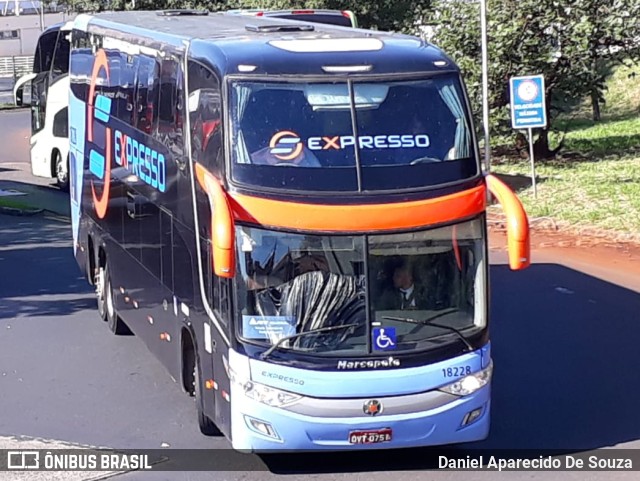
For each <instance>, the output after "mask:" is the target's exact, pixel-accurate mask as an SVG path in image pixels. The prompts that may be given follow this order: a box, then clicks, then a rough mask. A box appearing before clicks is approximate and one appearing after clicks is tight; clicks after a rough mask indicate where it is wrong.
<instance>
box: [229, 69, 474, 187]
mask: <svg viewBox="0 0 640 481" xmlns="http://www.w3.org/2000/svg"><path fill="white" fill-rule="evenodd" d="M230 90H231V112H232V123H233V126H232V129H233V142H232V178H233V180H235V181H236V182H240V183H243V184H249V185H254V186H258V187H265V188H280V189H281V188H287V189H292V190H304V191H351V192H355V191H370V190H388V189H404V188H420V187H426V186H432V185H438V184H444V183H448V182H454V181H458V180H462V179H466V178H470V177H473V176H474V175H476V173H477V172H478V170H477V164H476V159H475V153H474V149H473V147H472V139H471V131H470V128H469V123H468V116H467V108H466V103H465V100H464V96H463V94H462V90H461V86H460V83H459V79H458V76H457V75H453V74H447V75H438V76H435V77H433V78H429V79H423V80H414V81H398V82H375V83H373V82H367V83H358V82H354V83H352V84H351V86H350V85H349V84H347V83H346V82H338V83H330V84H329V83H274V82H269V83H250V82H236V83H233V84H232V87H231V89H230ZM353 112H355V117H354V115H352V113H353ZM356 155H358V156H359V160H360V167H361V169H360V176H358V172H357V162H356Z"/></svg>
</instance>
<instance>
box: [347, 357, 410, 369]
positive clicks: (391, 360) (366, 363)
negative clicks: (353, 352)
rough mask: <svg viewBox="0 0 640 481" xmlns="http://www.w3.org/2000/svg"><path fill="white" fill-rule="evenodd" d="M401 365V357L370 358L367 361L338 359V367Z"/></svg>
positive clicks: (388, 366)
mask: <svg viewBox="0 0 640 481" xmlns="http://www.w3.org/2000/svg"><path fill="white" fill-rule="evenodd" d="M390 367H400V359H396V358H394V357H389V358H387V359H369V360H367V361H338V369H380V368H390Z"/></svg>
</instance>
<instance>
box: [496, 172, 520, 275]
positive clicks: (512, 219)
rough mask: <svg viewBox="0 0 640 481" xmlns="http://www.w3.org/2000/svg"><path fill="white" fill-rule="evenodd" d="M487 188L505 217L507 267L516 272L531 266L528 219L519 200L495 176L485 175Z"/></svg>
mask: <svg viewBox="0 0 640 481" xmlns="http://www.w3.org/2000/svg"><path fill="white" fill-rule="evenodd" d="M485 179H486V182H487V188H488V189H489V192H491V194H492V195H493V196H494V197H495V198H496V199H497V200H498V202H499V203H500V205H501V206H502V210H503V211H504V213H505V215H506V217H507V245H508V248H509V266H510V267H511V269H512V270H514V271H517V270H520V269H525V268H527V267H529V264H531V245H530V239H529V219H528V218H527V213H526V212H525V210H524V207H522V203H521V202H520V199H518V197H517V196H516V194H514V192H513V191H512V190H511V189H510V188H509V187H508V186H507V184H505V183H504V182H502V181H501V180H500V179H498V178H497V177H496V176H495V175H492V174H487V175H486V177H485Z"/></svg>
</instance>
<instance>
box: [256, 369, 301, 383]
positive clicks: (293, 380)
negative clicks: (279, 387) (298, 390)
mask: <svg viewBox="0 0 640 481" xmlns="http://www.w3.org/2000/svg"><path fill="white" fill-rule="evenodd" d="M262 375H263V376H264V377H268V378H269V379H276V380H278V381H282V382H289V383H291V384H297V385H298V386H304V381H303V380H302V379H296V378H295V377H289V376H283V375H282V374H277V373H275V372H269V371H262Z"/></svg>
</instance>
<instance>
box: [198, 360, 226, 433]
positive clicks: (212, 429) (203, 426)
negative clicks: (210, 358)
mask: <svg viewBox="0 0 640 481" xmlns="http://www.w3.org/2000/svg"><path fill="white" fill-rule="evenodd" d="M193 378H194V379H195V383H194V384H195V385H194V391H195V401H196V411H197V414H198V427H199V428H200V432H201V433H202V434H204V435H205V436H220V435H221V434H222V433H221V432H220V430H219V429H218V426H216V424H215V423H214V422H213V421H212V420H211V418H210V417H209V416H207V415H206V414H205V413H204V411H203V409H202V405H203V399H202V380H201V379H200V367H199V366H198V362H197V361H196V362H195V363H194V366H193Z"/></svg>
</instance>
